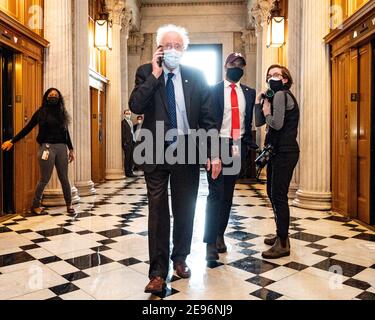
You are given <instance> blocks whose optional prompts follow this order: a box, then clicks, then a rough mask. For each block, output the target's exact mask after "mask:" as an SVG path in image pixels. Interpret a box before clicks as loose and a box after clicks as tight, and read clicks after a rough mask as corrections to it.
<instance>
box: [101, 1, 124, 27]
mask: <svg viewBox="0 0 375 320" xmlns="http://www.w3.org/2000/svg"><path fill="white" fill-rule="evenodd" d="M105 5H106V9H107V11H108V13H109V17H110V19H112V21H113V23H114V24H118V25H121V24H122V19H123V16H124V14H125V1H124V0H106V1H105Z"/></svg>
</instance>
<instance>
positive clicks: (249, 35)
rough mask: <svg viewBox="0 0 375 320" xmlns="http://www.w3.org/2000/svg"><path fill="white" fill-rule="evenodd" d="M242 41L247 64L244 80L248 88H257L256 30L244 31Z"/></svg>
mask: <svg viewBox="0 0 375 320" xmlns="http://www.w3.org/2000/svg"><path fill="white" fill-rule="evenodd" d="M242 41H243V44H244V51H245V58H246V62H247V65H246V74H245V79H244V80H245V83H246V84H247V85H248V86H250V87H251V88H255V87H256V70H257V37H256V35H255V30H254V29H251V30H244V31H243V32H242Z"/></svg>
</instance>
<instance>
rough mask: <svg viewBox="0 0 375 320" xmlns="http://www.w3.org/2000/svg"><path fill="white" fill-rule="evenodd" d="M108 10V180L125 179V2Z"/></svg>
mask: <svg viewBox="0 0 375 320" xmlns="http://www.w3.org/2000/svg"><path fill="white" fill-rule="evenodd" d="M106 3H107V10H108V11H109V14H110V19H112V22H113V31H112V33H113V39H112V42H113V45H112V50H110V51H108V52H107V78H108V79H109V81H110V82H109V85H108V89H107V106H106V107H107V116H106V118H107V123H106V126H107V128H106V130H107V150H106V179H107V180H119V179H124V178H125V176H124V168H123V156H122V147H121V120H122V97H121V24H122V19H123V15H124V10H125V1H122V0H107V1H106Z"/></svg>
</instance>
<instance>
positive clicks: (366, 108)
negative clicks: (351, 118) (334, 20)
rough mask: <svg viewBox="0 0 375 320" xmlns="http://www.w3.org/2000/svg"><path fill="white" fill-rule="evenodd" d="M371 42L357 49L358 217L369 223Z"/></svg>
mask: <svg viewBox="0 0 375 320" xmlns="http://www.w3.org/2000/svg"><path fill="white" fill-rule="evenodd" d="M372 81H373V79H372V47H371V43H369V44H367V45H365V46H363V47H361V48H360V49H359V106H358V160H357V162H358V180H357V186H358V187H357V190H358V193H357V206H358V219H359V220H361V221H363V222H365V223H367V224H370V220H371V219H370V183H371V181H370V178H371V98H372V90H371V87H372Z"/></svg>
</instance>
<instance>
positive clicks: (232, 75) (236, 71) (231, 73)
mask: <svg viewBox="0 0 375 320" xmlns="http://www.w3.org/2000/svg"><path fill="white" fill-rule="evenodd" d="M243 74H244V72H243V70H242V69H241V68H229V69H228V70H227V78H228V80H230V81H233V82H235V83H237V82H238V81H240V80H241V78H242V77H243Z"/></svg>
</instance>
